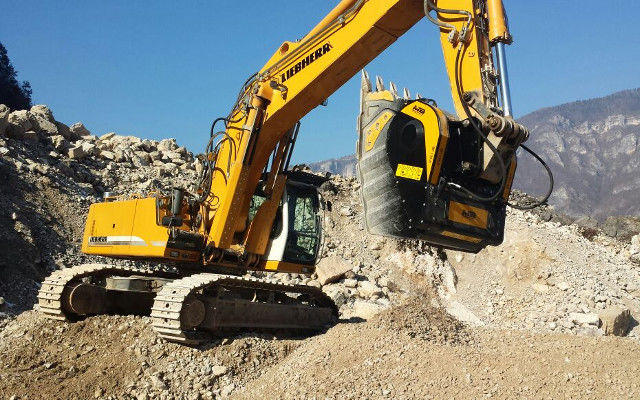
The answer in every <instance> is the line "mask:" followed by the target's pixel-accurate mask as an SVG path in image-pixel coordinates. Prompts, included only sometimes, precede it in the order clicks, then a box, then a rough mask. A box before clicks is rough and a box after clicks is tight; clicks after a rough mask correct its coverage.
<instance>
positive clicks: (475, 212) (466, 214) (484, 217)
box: [448, 201, 489, 229]
mask: <svg viewBox="0 0 640 400" xmlns="http://www.w3.org/2000/svg"><path fill="white" fill-rule="evenodd" d="M448 218H449V220H450V221H453V222H457V223H459V224H465V225H471V226H475V227H477V228H483V229H484V228H486V227H487V223H488V221H489V212H488V211H487V210H485V209H483V208H480V207H474V206H470V205H468V204H462V203H458V202H457V201H450V202H449V214H448Z"/></svg>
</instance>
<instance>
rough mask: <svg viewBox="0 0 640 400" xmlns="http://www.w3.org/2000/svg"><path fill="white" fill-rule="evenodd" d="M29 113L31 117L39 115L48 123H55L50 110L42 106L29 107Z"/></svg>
mask: <svg viewBox="0 0 640 400" xmlns="http://www.w3.org/2000/svg"><path fill="white" fill-rule="evenodd" d="M29 111H30V112H31V114H32V115H39V116H41V117H42V118H44V119H45V120H47V121H49V122H55V121H56V120H55V119H54V118H53V112H51V109H50V108H49V107H47V106H45V105H44V104H36V105H35V106H33V107H31V110H29Z"/></svg>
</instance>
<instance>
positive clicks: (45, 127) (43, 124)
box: [31, 113, 58, 136]
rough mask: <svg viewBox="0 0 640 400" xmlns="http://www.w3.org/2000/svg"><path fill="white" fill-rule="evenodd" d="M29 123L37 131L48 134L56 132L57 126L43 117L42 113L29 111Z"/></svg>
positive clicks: (55, 133)
mask: <svg viewBox="0 0 640 400" xmlns="http://www.w3.org/2000/svg"><path fill="white" fill-rule="evenodd" d="M31 125H32V126H33V130H35V131H37V132H43V133H46V134H47V135H49V136H50V135H57V134H58V127H57V126H56V124H55V123H54V122H51V121H49V120H47V119H46V118H45V117H44V114H34V113H31Z"/></svg>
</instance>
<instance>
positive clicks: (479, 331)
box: [0, 298, 640, 399]
mask: <svg viewBox="0 0 640 400" xmlns="http://www.w3.org/2000/svg"><path fill="white" fill-rule="evenodd" d="M425 300H427V301H425ZM431 303H433V301H432V300H429V299H428V298H426V299H425V298H411V299H409V300H408V301H407V302H405V303H404V304H402V305H399V306H395V307H392V308H391V309H389V310H387V311H385V312H383V313H381V314H378V315H377V316H376V317H374V318H372V319H371V320H369V321H366V322H363V321H358V320H352V321H342V322H341V323H339V324H338V325H336V326H335V327H333V328H331V329H329V330H328V331H327V332H325V333H323V334H320V335H316V336H313V337H309V338H274V337H273V336H269V335H266V334H263V335H259V334H258V335H256V334H246V335H240V336H236V337H234V338H229V339H225V340H221V341H217V342H213V343H210V344H209V345H207V346H204V347H200V348H190V347H183V346H179V345H174V344H167V343H161V342H160V341H159V340H157V339H156V338H155V335H154V333H153V332H152V330H151V327H150V325H149V320H148V319H147V318H140V317H119V316H103V317H93V318H89V319H87V320H86V321H82V322H79V323H75V324H61V323H57V322H53V321H46V320H44V319H42V318H41V317H40V316H39V315H37V314H36V313H34V312H26V313H23V314H22V315H20V316H19V317H18V318H17V319H16V320H14V321H12V322H10V323H9V324H8V325H7V326H6V328H5V329H4V330H3V331H2V333H0V395H1V396H2V398H11V397H12V396H16V397H14V398H15V399H27V398H28V399H45V398H46V399H86V398H114V399H115V398H118V399H120V398H160V399H165V398H166V399H171V398H176V399H177V398H201V397H204V398H207V397H209V398H226V397H228V395H229V394H230V397H231V398H237V399H249V398H282V399H308V398H318V399H321V398H322V399H325V398H327V399H345V398H389V399H391V398H393V399H426V398H481V397H493V398H505V399H506V398H515V397H518V398H552V399H556V398H629V399H634V398H639V397H640V343H638V342H637V341H635V340H632V339H627V338H617V337H599V338H592V337H584V336H575V335H567V334H541V333H537V334H536V333H531V332H525V331H515V330H514V331H505V330H494V329H489V328H469V327H467V326H465V325H462V324H461V323H459V322H456V321H455V320H453V319H452V318H451V317H450V316H448V314H446V313H444V312H443V311H441V310H442V309H441V308H439V307H437V306H435V305H431ZM212 364H220V365H224V366H226V367H225V369H226V371H225V374H224V375H222V376H219V377H216V376H215V375H216V373H215V372H214V373H213V374H212V373H211V368H207V367H208V366H211V365H212ZM178 366H180V370H181V371H182V372H183V373H184V376H180V374H178V373H176V371H178V368H177V367H178ZM213 368H214V371H215V368H216V367H215V366H214V367H213ZM203 372H204V373H203ZM207 372H208V373H207ZM203 380H206V381H207V382H208V383H211V382H210V381H211V380H218V382H216V383H215V384H214V385H213V386H214V387H216V388H217V389H216V390H213V391H212V392H210V395H205V396H201V395H200V389H201V388H202V387H203V383H202V381H203ZM145 385H150V386H151V387H152V388H155V389H161V390H159V391H156V392H153V393H152V394H151V395H150V396H149V397H147V394H144V395H140V394H138V393H137V392H136V390H137V389H140V388H142V387H144V386H145ZM229 388H231V390H229ZM225 389H226V392H225ZM180 391H183V392H182V393H183V395H179V394H178V393H181V392H180Z"/></svg>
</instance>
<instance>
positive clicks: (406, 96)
mask: <svg viewBox="0 0 640 400" xmlns="http://www.w3.org/2000/svg"><path fill="white" fill-rule="evenodd" d="M402 97H404V99H405V100H409V99H410V98H411V93H409V89H407V88H404V89H402Z"/></svg>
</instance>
